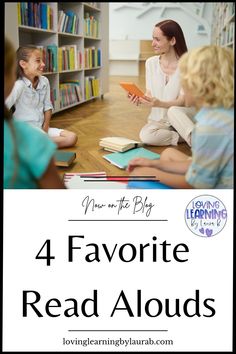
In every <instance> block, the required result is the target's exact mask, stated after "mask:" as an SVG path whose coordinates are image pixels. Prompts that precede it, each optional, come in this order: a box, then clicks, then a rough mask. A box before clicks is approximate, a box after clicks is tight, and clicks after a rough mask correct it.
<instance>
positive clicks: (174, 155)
mask: <svg viewBox="0 0 236 354" xmlns="http://www.w3.org/2000/svg"><path fill="white" fill-rule="evenodd" d="M188 158H189V156H188V155H186V154H184V153H183V152H181V151H179V150H176V149H174V148H166V149H165V150H164V151H163V152H162V153H161V157H160V160H161V161H185V160H187V159H188Z"/></svg>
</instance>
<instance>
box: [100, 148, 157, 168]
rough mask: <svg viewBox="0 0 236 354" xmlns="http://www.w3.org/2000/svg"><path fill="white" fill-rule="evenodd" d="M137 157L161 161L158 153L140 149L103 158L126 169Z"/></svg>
mask: <svg viewBox="0 0 236 354" xmlns="http://www.w3.org/2000/svg"><path fill="white" fill-rule="evenodd" d="M136 157H144V158H147V159H151V160H155V159H159V158H160V155H159V154H157V153H156V152H152V151H149V150H147V149H144V148H142V147H140V148H137V149H132V150H129V151H125V152H114V153H112V154H107V155H104V156H103V158H104V159H106V160H107V161H109V162H110V163H112V164H113V165H115V166H117V167H119V168H121V169H125V168H126V167H127V166H128V164H129V161H131V160H132V159H134V158H136Z"/></svg>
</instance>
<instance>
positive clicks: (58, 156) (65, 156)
mask: <svg viewBox="0 0 236 354" xmlns="http://www.w3.org/2000/svg"><path fill="white" fill-rule="evenodd" d="M54 158H55V164H56V166H62V167H69V166H70V165H71V164H72V162H73V161H74V160H75V158H76V153H75V152H71V151H60V150H57V151H56V152H55V155H54Z"/></svg>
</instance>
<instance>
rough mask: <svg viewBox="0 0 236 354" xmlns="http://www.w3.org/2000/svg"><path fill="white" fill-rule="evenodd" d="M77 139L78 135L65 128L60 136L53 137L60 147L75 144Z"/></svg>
mask: <svg viewBox="0 0 236 354" xmlns="http://www.w3.org/2000/svg"><path fill="white" fill-rule="evenodd" d="M77 139H78V138H77V135H76V134H75V133H73V132H70V131H69V130H63V131H61V133H60V136H54V137H52V140H53V141H54V142H55V143H56V144H57V146H58V148H64V147H70V146H74V145H75V144H76V142H77Z"/></svg>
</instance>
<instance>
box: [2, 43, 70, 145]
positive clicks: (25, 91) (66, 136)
mask: <svg viewBox="0 0 236 354" xmlns="http://www.w3.org/2000/svg"><path fill="white" fill-rule="evenodd" d="M16 54H17V64H18V67H17V81H16V82H15V85H14V87H13V90H12V92H11V93H10V95H9V96H8V97H7V99H6V105H7V107H8V108H9V109H11V108H12V107H13V106H14V108H15V111H14V118H15V119H17V120H20V121H25V122H28V123H30V124H31V125H34V126H35V127H38V128H40V129H42V131H44V132H45V133H48V135H49V136H50V138H51V139H52V140H53V141H54V142H55V143H56V144H57V145H58V147H59V148H64V147H69V146H73V145H75V144H76V142H77V136H76V134H75V133H73V132H70V131H68V130H64V129H58V128H50V127H49V122H50V120H51V115H52V109H53V106H52V103H51V100H50V84H49V81H48V79H47V77H46V76H43V70H44V67H45V64H44V62H43V60H42V55H41V52H40V50H39V49H38V48H37V47H34V46H28V47H19V48H18V50H17V52H16Z"/></svg>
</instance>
